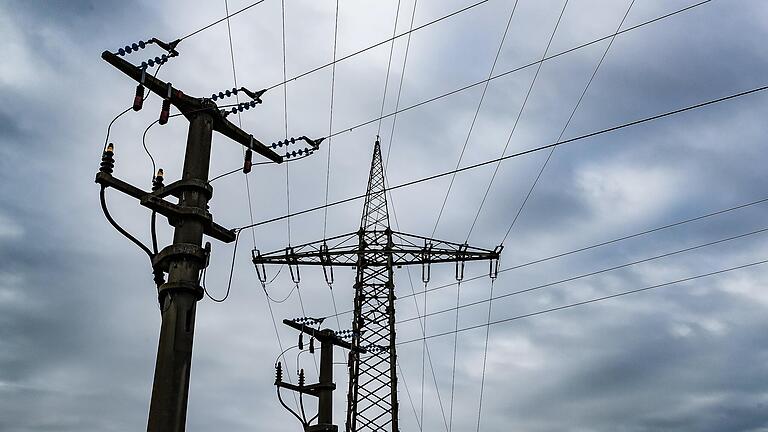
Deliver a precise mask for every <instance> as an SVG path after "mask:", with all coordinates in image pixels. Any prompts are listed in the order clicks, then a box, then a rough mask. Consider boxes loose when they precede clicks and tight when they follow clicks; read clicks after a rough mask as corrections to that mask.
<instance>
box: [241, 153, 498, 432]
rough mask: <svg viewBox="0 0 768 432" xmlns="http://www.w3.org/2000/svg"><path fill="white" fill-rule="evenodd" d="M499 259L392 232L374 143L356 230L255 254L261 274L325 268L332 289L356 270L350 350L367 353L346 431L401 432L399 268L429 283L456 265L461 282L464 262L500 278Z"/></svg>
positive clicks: (354, 358) (357, 373)
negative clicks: (281, 268) (438, 266)
mask: <svg viewBox="0 0 768 432" xmlns="http://www.w3.org/2000/svg"><path fill="white" fill-rule="evenodd" d="M500 253H501V247H500V246H499V247H497V248H495V249H483V248H476V247H471V246H469V245H467V244H461V243H453V242H449V241H444V240H435V239H431V238H428V237H422V236H418V235H413V234H406V233H402V232H398V231H392V230H391V229H390V226H389V210H388V206H387V198H386V185H385V177H384V168H383V165H382V162H381V148H380V144H379V142H378V141H376V144H375V145H374V149H373V160H372V161H371V170H370V176H369V179H368V188H367V192H366V198H365V204H364V206H363V214H362V217H361V220H360V229H359V230H358V231H356V232H352V233H347V234H343V235H338V236H335V237H331V238H326V239H324V240H321V241H316V242H311V243H306V244H302V245H298V246H290V247H288V248H286V249H281V250H277V251H273V252H269V253H264V254H262V253H261V252H259V251H258V250H254V251H253V263H254V265H256V268H257V269H258V270H259V271H261V272H263V271H264V265H265V264H287V265H289V266H292V267H298V266H301V265H315V266H323V269H324V270H325V275H326V280H327V281H329V283H331V281H332V279H333V277H332V275H333V272H332V269H333V267H334V266H347V267H355V268H356V270H357V274H356V278H355V285H354V289H355V297H354V318H353V321H352V340H351V344H352V346H355V347H363V348H366V349H367V352H366V353H361V352H357V351H353V352H350V358H349V392H348V393H347V402H348V407H347V424H346V430H347V432H358V431H360V432H362V431H366V432H368V431H370V432H382V431H391V432H399V429H398V402H397V374H396V369H395V367H396V359H397V355H396V351H395V292H394V288H395V285H394V278H393V269H394V268H395V267H399V266H403V265H414V264H420V265H422V280H423V281H424V282H425V283H426V282H427V281H428V280H429V274H430V269H429V266H430V264H433V263H449V262H450V263H456V277H457V278H461V277H463V274H464V263H465V262H467V261H489V262H490V263H491V265H490V269H491V270H490V273H491V277H495V274H494V272H495V271H498V270H495V269H498V260H499V255H500ZM329 275H330V278H329ZM260 277H265V276H264V275H261V276H260Z"/></svg>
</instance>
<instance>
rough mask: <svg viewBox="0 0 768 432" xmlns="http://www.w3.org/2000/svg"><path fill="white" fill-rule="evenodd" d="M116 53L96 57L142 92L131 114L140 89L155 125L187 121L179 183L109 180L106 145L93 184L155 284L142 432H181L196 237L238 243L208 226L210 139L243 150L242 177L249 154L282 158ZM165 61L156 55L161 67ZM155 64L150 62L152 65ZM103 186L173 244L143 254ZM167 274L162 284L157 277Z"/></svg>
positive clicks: (195, 285) (205, 253)
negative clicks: (146, 214)
mask: <svg viewBox="0 0 768 432" xmlns="http://www.w3.org/2000/svg"><path fill="white" fill-rule="evenodd" d="M151 42H152V43H155V44H157V45H159V46H160V47H162V48H163V49H166V50H168V51H169V52H170V53H169V54H166V55H165V56H168V57H170V56H174V53H176V51H175V45H176V43H178V41H177V42H172V43H170V44H166V43H163V42H160V41H158V40H156V39H153V40H152V41H151ZM148 43H149V42H144V43H136V44H135V46H136V47H135V48H134V45H130V46H128V47H127V48H125V49H122V54H123V55H125V54H127V53H130V52H133V51H134V49H141V48H144V47H146V45H147V44H148ZM120 54H121V52H120V51H118V54H114V53H111V52H109V51H104V52H103V53H102V55H101V57H102V58H103V59H104V60H105V61H106V62H107V63H109V64H110V65H112V66H114V67H115V68H117V69H118V70H119V71H120V72H123V73H124V74H126V75H127V76H128V77H130V78H131V79H133V80H135V81H137V82H138V84H139V86H140V87H141V90H140V91H139V90H137V93H136V96H135V97H134V106H133V107H134V109H137V108H138V109H141V105H142V102H143V99H144V89H145V88H146V90H149V91H151V92H153V93H155V94H157V95H159V96H160V97H161V98H162V99H163V107H162V111H161V114H160V120H159V123H161V124H162V123H165V122H166V121H167V120H168V118H169V117H170V109H171V106H175V107H176V108H177V109H178V110H179V111H180V112H181V114H182V115H184V117H185V118H186V119H187V120H188V121H189V130H188V134H187V144H186V149H185V155H184V166H183V170H182V175H181V179H179V180H177V181H174V182H172V183H170V184H168V185H165V184H164V181H165V174H166V173H161V172H158V173H157V175H155V176H154V179H153V180H154V181H153V184H152V190H151V191H146V190H143V189H140V188H138V187H136V186H133V185H131V184H128V183H127V182H124V181H122V180H120V179H119V178H117V177H115V176H114V175H113V172H114V168H115V159H114V146H113V145H112V144H110V145H109V146H108V147H107V148H106V149H105V150H104V154H103V155H102V161H101V165H100V169H99V172H98V173H97V174H96V183H98V184H100V185H101V195H100V198H101V204H102V209H103V210H104V212H105V215H106V217H107V219H108V220H109V221H110V223H111V224H112V225H113V226H114V227H115V228H116V229H118V230H119V231H120V232H121V233H122V234H123V235H125V236H126V237H127V238H129V239H130V240H131V241H133V242H134V243H136V244H137V245H139V246H140V247H141V248H142V249H143V250H144V251H145V252H146V253H147V254H148V255H149V256H150V258H151V260H152V268H153V273H154V276H155V278H154V279H155V282H156V284H157V285H158V286H157V291H158V300H159V302H160V310H161V313H162V323H161V327H160V338H159V343H158V349H157V363H156V365H155V375H154V381H153V385H152V398H151V401H150V407H149V419H148V422H147V431H148V432H183V431H184V430H185V429H186V415H187V401H188V399H189V379H190V370H191V364H192V343H193V340H194V329H195V316H196V313H197V302H198V301H199V300H200V299H201V298H202V297H203V294H204V290H203V288H202V287H201V286H200V275H201V271H202V270H203V269H205V268H206V267H207V266H208V263H209V257H210V244H209V243H206V246H205V247H204V246H203V236H204V235H207V236H209V237H213V238H215V239H217V240H220V241H222V242H225V243H230V242H233V241H235V240H236V238H237V235H236V232H235V231H234V230H230V229H227V228H224V227H222V226H221V225H219V224H217V223H216V222H214V220H213V216H212V215H211V213H210V212H209V210H208V209H209V207H208V202H209V201H210V199H211V198H212V196H213V188H212V187H211V185H210V183H209V180H208V175H209V168H210V159H211V140H212V138H213V133H214V132H218V133H220V134H222V135H224V136H226V137H227V138H229V139H231V140H233V141H235V142H237V143H239V144H241V145H242V146H244V147H245V148H246V149H247V150H246V158H245V161H244V164H243V171H246V172H247V171H249V170H250V168H251V166H252V165H253V162H252V159H253V153H256V154H259V155H261V156H263V157H265V158H267V159H268V160H270V161H272V162H275V163H281V162H283V157H282V156H280V155H279V154H277V153H275V152H274V151H272V149H270V148H269V147H267V146H265V145H264V144H262V143H261V142H260V141H258V140H257V139H255V138H254V137H253V135H251V134H248V133H246V132H244V131H243V130H242V129H240V128H239V127H237V126H235V125H234V124H232V123H231V122H230V121H228V120H227V119H226V118H225V116H224V115H222V113H221V112H220V111H219V107H218V106H217V105H216V103H215V102H213V101H212V100H210V99H206V98H195V97H191V96H188V95H186V94H184V92H182V91H181V90H179V89H176V88H174V87H173V85H172V84H171V83H166V82H164V81H162V80H160V79H157V78H156V77H154V76H152V75H151V74H148V73H147V71H146V69H147V67H148V66H149V65H150V62H149V61H148V62H146V65H145V64H142V65H141V66H135V65H133V64H131V63H129V62H128V61H126V60H125V59H124V58H122V56H121V55H120ZM166 58H167V57H160V58H159V62H160V64H162V63H163V62H164V59H166ZM166 61H167V60H166ZM157 63H158V62H157V61H153V63H152V64H157ZM108 188H112V189H115V190H118V191H120V192H122V193H124V194H126V195H128V196H130V197H133V198H135V199H137V200H138V201H139V203H140V204H141V205H142V206H144V207H147V208H149V209H150V210H152V211H153V216H154V214H160V215H162V216H165V217H166V218H167V219H168V222H169V223H170V225H172V226H173V227H174V233H173V243H172V244H171V245H169V246H167V247H165V248H163V249H162V250H160V251H157V247H156V242H155V241H153V248H152V250H150V249H149V248H148V247H146V246H145V245H144V244H143V243H141V242H140V241H139V240H138V239H136V238H135V237H133V236H131V235H130V234H129V233H128V232H127V231H125V230H123V229H122V228H121V227H119V225H117V223H116V222H115V221H114V219H112V218H111V216H110V215H109V213H108V211H107V210H106V204H105V200H104V192H105V190H106V189H108ZM170 197H175V198H177V199H178V201H177V202H175V203H174V202H171V201H169V200H167V199H166V198H170ZM153 240H154V236H153ZM166 273H167V274H168V280H167V282H166V281H165V278H164V276H165V274H166Z"/></svg>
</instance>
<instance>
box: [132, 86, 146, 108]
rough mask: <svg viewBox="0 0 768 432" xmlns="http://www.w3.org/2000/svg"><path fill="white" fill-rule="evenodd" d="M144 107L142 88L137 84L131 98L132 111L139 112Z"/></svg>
mask: <svg viewBox="0 0 768 432" xmlns="http://www.w3.org/2000/svg"><path fill="white" fill-rule="evenodd" d="M142 106H144V86H143V85H141V84H139V85H137V86H136V95H135V96H134V97H133V110H134V111H139V110H141V107H142Z"/></svg>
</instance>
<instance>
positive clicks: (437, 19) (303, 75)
mask: <svg viewBox="0 0 768 432" xmlns="http://www.w3.org/2000/svg"><path fill="white" fill-rule="evenodd" d="M489 1H490V0H481V1H479V2H476V3H472V4H471V5H468V6H465V7H463V8H461V9H459V10H456V11H453V12H451V13H449V14H448V15H443V16H441V17H439V18H436V19H434V20H432V21H429V22H426V23H424V24H422V25H420V26H417V27H415V28H412V29H411V30H408V31H406V32H403V33H400V34H397V35H394V36H392V37H391V38H388V39H385V40H383V41H380V42H377V43H375V44H373V45H371V46H368V47H365V48H363V49H360V50H357V51H355V52H353V53H350V54H347V55H345V56H342V57H340V58H338V59H336V60H334V61H332V62H330V63H326V64H324V65H321V66H317V67H315V68H313V69H310V70H308V71H306V72H303V73H300V74H298V75H296V76H294V77H292V78H289V79H284V80H283V81H282V82H279V83H277V84H273V85H271V86H270V87H267V90H272V89H273V88H277V87H280V86H281V85H285V84H287V83H289V82H291V81H295V80H297V79H299V78H303V77H305V76H307V75H309V74H312V73H315V72H317V71H319V70H323V69H325V68H327V67H328V66H332V65H334V64H336V63H339V62H342V61H344V60H347V59H349V58H352V57H354V56H356V55H359V54H362V53H364V52H366V51H369V50H372V49H374V48H377V47H380V46H382V45H384V44H386V43H388V42H392V41H393V40H395V39H398V38H401V37H403V36H406V35H409V34H411V33H413V32H415V31H418V30H421V29H423V28H426V27H429V26H431V25H433V24H436V23H438V22H440V21H443V20H445V19H448V18H451V17H453V16H456V15H458V14H460V13H462V12H466V11H468V10H470V9H472V8H475V7H477V6H480V5H482V4H485V3H488V2H489Z"/></svg>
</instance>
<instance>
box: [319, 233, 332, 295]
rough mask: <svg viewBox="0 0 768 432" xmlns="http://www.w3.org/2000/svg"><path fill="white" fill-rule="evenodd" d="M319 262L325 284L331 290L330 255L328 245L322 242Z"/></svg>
mask: <svg viewBox="0 0 768 432" xmlns="http://www.w3.org/2000/svg"><path fill="white" fill-rule="evenodd" d="M320 262H321V263H322V267H323V275H324V276H325V283H327V284H328V286H329V287H331V289H333V287H332V285H333V260H332V259H331V253H330V252H329V250H328V243H326V242H325V241H323V244H321V245H320Z"/></svg>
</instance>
